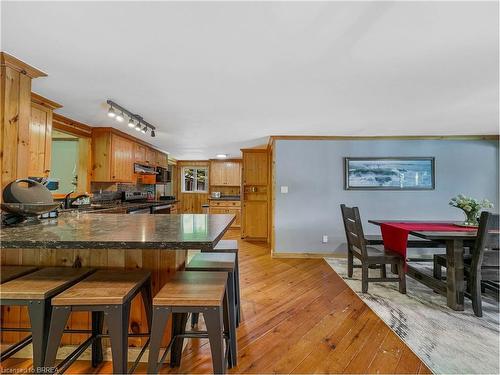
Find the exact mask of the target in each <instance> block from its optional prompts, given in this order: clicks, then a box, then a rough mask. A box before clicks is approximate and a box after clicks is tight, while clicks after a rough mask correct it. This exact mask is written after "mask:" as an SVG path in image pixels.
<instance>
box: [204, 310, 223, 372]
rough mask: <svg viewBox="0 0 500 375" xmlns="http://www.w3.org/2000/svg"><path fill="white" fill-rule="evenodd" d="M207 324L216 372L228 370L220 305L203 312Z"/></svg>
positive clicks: (214, 370)
mask: <svg viewBox="0 0 500 375" xmlns="http://www.w3.org/2000/svg"><path fill="white" fill-rule="evenodd" d="M203 317H204V318H205V323H206V325H207V332H208V339H209V341H210V351H211V352H212V365H213V372H214V374H224V373H225V372H226V360H225V355H224V337H223V335H222V333H223V332H222V330H223V325H222V311H221V309H220V308H219V307H217V308H211V309H210V310H208V311H205V312H203Z"/></svg>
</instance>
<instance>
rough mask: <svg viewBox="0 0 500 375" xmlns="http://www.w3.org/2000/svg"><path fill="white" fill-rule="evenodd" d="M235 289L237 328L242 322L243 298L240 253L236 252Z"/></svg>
mask: <svg viewBox="0 0 500 375" xmlns="http://www.w3.org/2000/svg"><path fill="white" fill-rule="evenodd" d="M234 288H235V294H236V327H239V326H240V321H241V297H240V268H239V265H238V252H236V262H235V264H234Z"/></svg>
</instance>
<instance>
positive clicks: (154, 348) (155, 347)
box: [148, 306, 170, 374]
mask: <svg viewBox="0 0 500 375" xmlns="http://www.w3.org/2000/svg"><path fill="white" fill-rule="evenodd" d="M169 313H170V310H169V309H168V308H165V307H158V306H157V307H155V308H154V310H153V322H152V324H151V329H150V331H151V339H150V344H149V358H148V374H156V373H157V372H158V355H159V354H160V346H161V340H162V338H163V332H164V331H165V326H166V325H167V320H168V315H169Z"/></svg>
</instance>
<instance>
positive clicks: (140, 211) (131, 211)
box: [127, 207, 151, 215]
mask: <svg viewBox="0 0 500 375" xmlns="http://www.w3.org/2000/svg"><path fill="white" fill-rule="evenodd" d="M127 213H128V214H131V215H136V214H150V213H151V207H146V208H135V209H134V208H129V209H128V210H127Z"/></svg>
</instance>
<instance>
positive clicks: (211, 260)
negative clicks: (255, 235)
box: [188, 253, 236, 272]
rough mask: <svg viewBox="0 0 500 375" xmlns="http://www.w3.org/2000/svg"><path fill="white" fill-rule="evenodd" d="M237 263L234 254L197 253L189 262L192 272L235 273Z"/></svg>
mask: <svg viewBox="0 0 500 375" xmlns="http://www.w3.org/2000/svg"><path fill="white" fill-rule="evenodd" d="M235 263H236V254H234V253H197V254H196V255H195V256H194V257H193V258H192V259H191V261H190V262H189V265H188V268H189V269H190V270H192V271H196V270H199V271H203V270H205V271H207V270H208V271H210V270H212V271H227V272H230V271H233V270H234V267H235Z"/></svg>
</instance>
